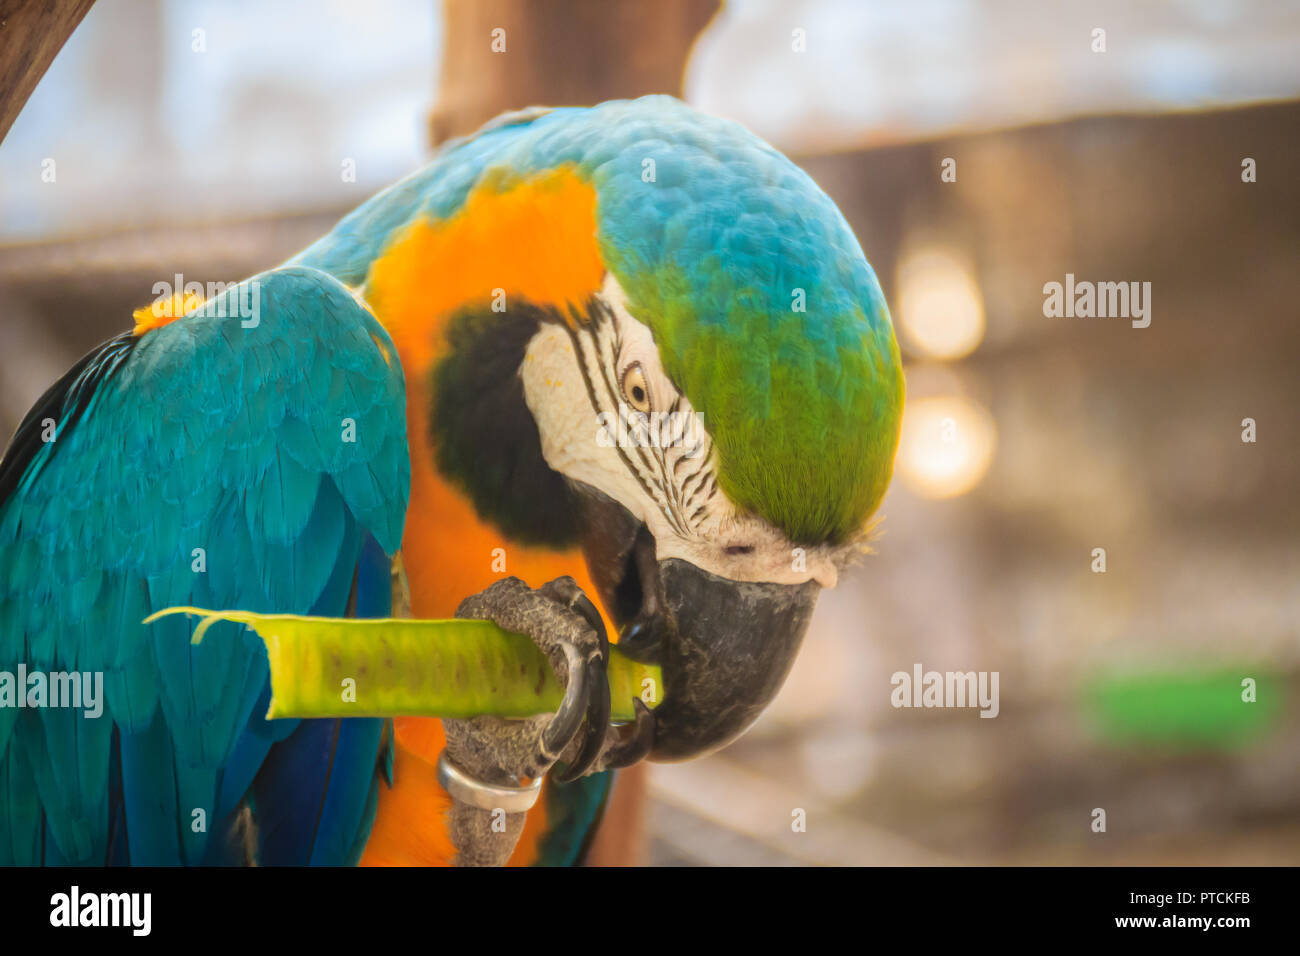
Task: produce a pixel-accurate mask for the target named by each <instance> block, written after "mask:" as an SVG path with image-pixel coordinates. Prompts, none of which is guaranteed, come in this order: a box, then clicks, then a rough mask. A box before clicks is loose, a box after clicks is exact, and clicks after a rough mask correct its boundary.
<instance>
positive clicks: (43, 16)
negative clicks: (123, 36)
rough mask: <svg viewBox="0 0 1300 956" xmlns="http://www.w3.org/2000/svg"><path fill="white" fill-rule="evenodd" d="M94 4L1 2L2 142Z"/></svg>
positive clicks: (84, 0)
mask: <svg viewBox="0 0 1300 956" xmlns="http://www.w3.org/2000/svg"><path fill="white" fill-rule="evenodd" d="M94 3H95V0H0V142H4V138H5V136H7V135H8V134H9V127H10V126H12V125H13V123H14V120H15V119H17V118H18V114H19V113H20V112H22V108H23V106H25V105H26V103H27V99H28V97H30V96H31V95H32V91H33V90H34V89H36V84H37V83H39V82H40V80H41V77H42V76H44V75H45V71H46V70H48V69H49V68H50V64H51V63H52V62H53V61H54V57H55V55H56V54H57V53H58V52H59V51H60V50H61V49H63V44H65V43H67V42H68V37H70V36H72V31H73V30H75V29H76V28H77V24H78V23H80V22H81V21H82V19H83V18H84V17H85V16H86V14H87V13H89V12H90V8H91V7H92V6H93V5H94Z"/></svg>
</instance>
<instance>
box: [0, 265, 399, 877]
mask: <svg viewBox="0 0 1300 956" xmlns="http://www.w3.org/2000/svg"><path fill="white" fill-rule="evenodd" d="M241 302H243V303H245V304H247V303H253V304H255V305H256V306H257V311H256V312H255V313H253V315H249V314H248V312H247V310H246V309H245V310H242V311H241V309H240V308H238V307H237V304H238V303H241ZM254 316H256V317H257V318H258V321H257V322H256V323H253V322H251V321H247V322H246V321H245V320H251V319H252V318H253V317H254ZM42 416H48V417H50V418H53V419H55V420H56V421H57V422H58V425H57V431H56V433H55V434H56V438H55V440H54V441H50V442H39V441H37V440H36V438H35V437H34V436H35V434H36V433H37V429H38V428H39V426H40V422H41V420H42ZM29 419H31V421H26V420H25V422H24V425H23V426H20V430H19V434H18V436H16V439H15V442H14V443H13V444H12V445H11V447H10V449H9V451H8V452H7V453H6V457H5V459H4V461H3V462H0V671H8V672H11V673H13V672H15V671H16V670H17V665H19V664H20V663H21V664H25V665H26V667H27V669H28V670H29V671H33V670H41V671H46V672H48V671H55V670H94V671H102V673H103V680H104V697H105V699H106V700H105V709H104V715H103V717H102V718H100V719H99V720H98V721H97V720H95V719H94V718H91V717H87V716H85V714H84V713H83V712H81V711H76V710H46V711H42V712H41V713H40V715H39V716H38V715H36V714H34V713H33V712H31V711H22V712H15V711H13V710H12V709H5V708H0V861H4V862H40V861H41V860H42V859H43V860H44V861H45V862H47V863H48V862H56V861H66V862H72V863H97V862H102V861H103V860H105V859H107V858H108V854H109V852H110V848H109V834H110V831H111V830H112V829H113V827H112V823H113V821H114V820H120V821H121V823H122V828H123V829H124V830H125V841H119V840H117V839H115V840H114V845H113V848H112V852H113V855H114V857H115V858H121V857H123V856H126V857H129V859H130V861H131V862H132V863H181V862H188V863H193V862H198V861H200V860H203V859H205V858H209V859H210V858H211V855H210V854H209V853H208V845H209V843H210V842H212V837H213V835H214V834H215V835H217V836H218V838H219V840H221V841H224V840H225V839H226V834H224V833H219V831H220V830H221V829H222V827H223V825H224V824H225V822H226V821H227V820H228V819H229V818H231V816H232V815H233V813H234V811H235V809H236V808H237V806H238V804H239V801H240V799H242V796H243V793H244V792H247V791H248V789H249V787H250V784H251V782H252V780H253V779H255V777H256V774H257V772H258V769H259V767H261V766H262V764H263V762H264V760H265V759H266V755H267V753H268V752H269V751H270V750H271V749H272V748H286V749H292V748H293V744H292V741H293V740H294V739H295V736H296V735H297V733H298V732H299V731H300V730H301V727H298V728H296V729H295V728H294V727H293V725H292V724H290V725H289V726H287V727H285V728H278V727H277V728H271V727H269V726H268V725H267V722H266V721H265V720H264V719H263V718H262V716H261V714H262V713H263V712H264V711H263V710H262V709H261V708H264V706H265V699H266V685H267V665H266V658H265V652H264V650H263V648H262V646H261V643H260V641H259V640H257V639H255V638H254V637H252V636H251V635H249V634H247V633H246V632H244V631H243V629H242V628H239V627H237V626H235V625H228V624H223V625H218V626H217V627H215V628H214V629H213V630H212V631H211V632H210V633H209V635H208V637H207V638H206V639H205V640H204V642H203V643H202V644H201V645H199V646H191V645H190V643H189V638H190V635H191V633H192V629H193V622H189V621H186V620H184V619H179V618H175V619H164V620H162V621H159V622H157V623H156V624H154V625H151V626H150V627H149V628H145V627H144V626H143V625H142V623H141V621H142V619H143V617H144V616H146V615H147V614H148V613H150V612H151V611H154V610H158V609H160V608H162V607H167V606H174V605H180V604H193V605H198V606H208V607H217V608H239V609H244V610H253V611H278V612H282V613H300V614H302V613H309V612H311V611H313V610H314V609H318V608H321V607H324V606H331V607H338V608H340V609H341V608H342V606H343V605H344V603H345V602H346V600H347V595H348V593H349V590H350V588H351V584H352V579H353V575H354V572H355V570H356V567H357V563H358V561H359V560H360V558H361V550H362V545H361V542H362V540H363V539H364V538H365V537H366V536H367V535H368V536H371V537H373V538H374V540H375V542H376V547H377V548H378V549H379V551H380V552H381V553H391V552H393V551H395V550H396V548H397V547H398V545H399V542H400V539H401V531H402V523H403V519H404V515H405V509H406V500H407V494H408V490H409V481H410V467H409V461H408V460H407V448H406V437H405V433H406V422H405V398H404V385H403V381H402V373H401V369H400V366H399V365H398V363H397V360H396V355H395V350H394V349H393V347H392V344H391V341H390V340H389V338H388V336H387V334H386V333H385V332H384V330H383V329H382V327H381V326H380V325H379V324H378V323H377V322H376V321H375V320H374V318H373V316H371V315H370V314H369V312H368V311H367V310H366V309H365V308H364V307H363V306H362V305H361V304H360V303H358V302H357V301H356V300H355V299H354V298H353V297H352V295H351V293H350V292H349V290H348V289H347V288H346V287H345V286H343V285H342V284H341V283H339V282H338V281H337V280H335V279H333V278H331V277H330V276H327V275H325V274H324V273H321V272H319V271H316V270H314V269H307V268H298V267H290V268H285V269H280V270H276V271H273V272H270V273H266V274H264V275H262V276H259V277H257V278H256V279H255V280H250V283H249V284H245V286H243V287H238V288H235V289H232V290H229V291H228V292H227V293H225V294H223V295H222V296H218V297H217V298H215V299H213V300H212V301H209V302H208V303H206V304H205V305H204V306H203V307H202V308H201V309H200V310H198V311H197V312H194V313H191V314H190V315H187V316H185V317H183V318H180V319H177V320H176V321H174V322H172V323H170V324H168V325H166V326H163V327H162V328H159V329H156V330H154V331H151V332H149V333H148V334H146V335H144V336H143V337H140V338H137V339H131V338H130V337H128V336H123V337H119V339H115V340H113V342H111V343H108V344H107V345H106V346H105V347H103V348H102V349H101V350H99V351H98V352H96V353H94V354H93V355H92V356H91V357H89V358H88V359H87V360H85V361H83V362H82V363H79V365H78V367H77V368H75V369H74V370H73V372H70V373H69V376H68V377H66V380H65V381H64V382H63V383H62V386H61V387H58V386H56V388H55V389H52V390H51V391H50V392H49V393H47V395H46V396H45V397H43V399H42V401H41V402H40V403H38V405H37V407H36V408H35V409H33V412H32V413H31V414H30V415H29ZM349 421H350V422H351V423H352V427H351V429H350V431H345V428H346V426H347V423H348V422H349ZM347 723H349V724H352V723H354V722H351V721H349V722H347ZM356 723H360V724H361V725H362V726H361V727H359V728H356V729H351V728H349V729H348V730H346V731H345V732H344V733H343V734H342V736H341V738H340V739H344V740H345V741H346V742H347V743H348V745H347V746H345V747H344V748H343V749H342V750H341V751H336V765H335V766H336V769H337V770H338V772H336V773H335V776H334V781H335V783H334V784H333V785H332V786H337V787H339V788H340V789H338V790H337V791H335V790H333V789H330V788H327V792H325V797H324V805H325V806H327V807H333V806H337V807H339V808H340V810H339V812H338V813H337V814H334V815H330V816H328V817H322V820H323V821H324V822H327V823H328V825H329V826H331V827H333V826H337V827H340V828H343V829H347V830H349V832H346V833H343V832H340V833H338V834H335V833H332V832H331V833H328V834H326V835H327V836H328V837H329V838H330V840H332V841H334V842H335V843H337V844H340V845H342V846H344V847H350V846H351V844H352V842H353V841H354V840H355V838H356V836H357V830H358V828H359V827H360V826H361V825H362V823H363V822H364V820H363V819H362V818H364V813H363V812H362V811H361V809H358V808H362V807H364V805H365V804H366V803H367V801H368V800H369V797H370V792H371V781H372V778H373V777H374V767H375V761H376V759H377V756H378V739H379V730H378V729H372V728H371V726H370V725H373V727H374V728H379V727H380V722H377V721H360V722H356ZM114 728H116V730H117V732H118V733H117V741H118V742H117V746H116V748H115V747H114V744H113V740H114ZM286 735H287V736H286ZM371 738H373V741H374V743H373V745H371V746H370V752H369V754H366V753H364V751H365V749H366V745H367V742H368V741H369V740H370V739H371ZM340 756H341V757H342V758H343V763H345V764H346V767H342V766H341V765H339V764H338V760H339V757H340ZM344 791H346V792H344ZM33 796H34V799H33ZM318 805H320V804H319V801H318ZM34 806H35V813H36V816H34V815H33V807H34ZM198 811H202V813H199V812H198ZM200 819H202V820H203V821H204V822H205V824H206V825H205V826H198V825H197V821H198V820H200ZM349 828H350V829H349ZM42 844H43V846H42ZM333 855H337V854H333Z"/></svg>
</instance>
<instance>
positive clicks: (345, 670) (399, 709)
mask: <svg viewBox="0 0 1300 956" xmlns="http://www.w3.org/2000/svg"><path fill="white" fill-rule="evenodd" d="M171 614H192V615H196V616H198V617H201V618H202V619H203V620H202V622H201V623H200V624H199V626H198V627H197V628H195V630H194V636H193V638H192V639H191V640H192V642H193V643H195V644H197V643H199V642H200V641H201V640H202V639H203V635H204V633H205V632H206V631H207V629H208V628H209V627H211V626H212V625H213V624H215V623H217V622H218V621H230V622H233V623H236V624H243V625H246V626H247V627H248V628H249V629H250V630H252V631H254V632H256V633H257V634H258V636H259V637H261V638H262V641H263V643H264V644H265V645H266V654H267V658H268V660H269V662H270V667H271V706H270V708H269V709H268V710H267V712H266V716H267V718H268V719H274V718H277V717H449V718H458V719H463V718H468V717H479V716H485V715H492V716H496V717H530V716H532V715H534V714H545V713H554V712H555V710H556V709H557V708H558V707H559V706H560V701H561V699H562V698H563V696H564V692H563V689H562V688H561V687H560V682H559V680H558V679H557V678H556V676H555V673H554V671H552V670H551V667H550V664H549V662H548V661H547V660H546V658H545V657H544V656H543V654H542V652H541V651H539V650H538V649H537V647H536V646H535V645H534V644H533V642H532V641H531V640H529V639H528V638H527V637H524V636H523V635H521V634H514V633H512V632H510V631H506V630H503V629H502V628H500V627H497V625H495V624H493V623H492V622H491V621H476V620H461V619H453V620H446V621H423V620H415V619H411V618H386V619H375V620H370V619H357V618H330V617H305V616H300V615H294V614H254V613H252V612H249V611H208V610H204V609H203V608H196V607H171V608H167V609H165V610H162V611H159V612H158V613H157V614H153V615H150V616H149V617H148V618H146V619H145V623H146V624H148V623H151V622H153V621H155V620H157V619H158V618H160V617H164V616H167V615H171ZM607 673H608V676H609V692H610V720H612V721H616V722H619V721H630V720H632V719H633V717H634V711H633V707H632V701H633V698H634V697H640V698H641V700H642V701H644V702H645V703H646V704H647V705H648V706H650V707H652V708H653V707H654V706H655V705H657V704H658V703H659V701H660V700H661V699H662V692H661V688H662V686H663V684H662V675H661V672H660V669H659V667H657V666H655V665H651V664H641V663H639V662H637V661H633V660H632V659H631V658H629V657H626V656H624V655H623V654H620V653H619V652H618V650H617V648H616V647H611V648H610V655H609V664H608V669H607Z"/></svg>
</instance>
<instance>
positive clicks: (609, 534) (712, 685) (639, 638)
mask: <svg viewBox="0 0 1300 956" xmlns="http://www.w3.org/2000/svg"><path fill="white" fill-rule="evenodd" d="M580 492H581V494H580V500H581V502H582V504H581V508H580V510H581V513H582V515H583V551H584V554H585V555H586V558H587V566H588V569H589V570H590V572H591V575H592V579H593V580H594V581H595V583H596V587H597V588H598V590H599V591H600V596H601V599H602V601H604V603H605V607H606V608H607V609H608V610H609V612H610V614H611V615H612V616H613V617H614V619H615V623H616V624H617V625H618V627H619V634H620V637H619V649H620V650H622V651H623V652H624V653H625V654H628V655H629V656H631V657H633V658H636V659H638V660H643V661H647V662H651V663H655V664H658V665H660V666H661V667H662V668H663V674H664V685H665V686H664V692H663V701H662V702H661V703H660V705H659V706H658V707H657V708H655V710H654V712H653V713H654V721H655V728H654V745H653V747H652V749H651V751H650V758H651V759H653V760H661V761H671V760H685V759H688V758H690V757H695V756H699V755H700V754H704V753H708V752H710V751H712V750H717V749H718V748H720V747H723V746H725V745H726V744H728V743H730V742H731V741H733V740H735V739H736V738H737V737H739V736H740V735H741V733H743V732H744V731H745V730H746V729H747V728H748V727H749V725H750V724H752V723H753V722H754V720H755V719H757V717H758V715H759V714H760V713H762V711H763V709H764V708H765V707H766V706H767V705H768V704H769V703H771V701H772V698H774V697H775V696H776V694H777V691H779V690H780V689H781V685H782V684H784V683H785V679H786V676H787V675H788V674H789V673H790V668H791V667H792V666H793V664H794V659H795V657H796V655H797V654H798V653H799V647H800V646H801V645H802V643H803V637H804V633H805V632H806V631H807V629H808V621H809V619H810V618H811V617H812V611H813V607H814V606H815V604H816V602H817V594H818V592H819V590H820V588H819V587H818V585H817V584H816V583H815V582H812V581H810V582H808V583H806V584H800V585H787V584H755V583H750V582H745V581H732V580H729V579H727V578H722V577H719V576H717V575H715V574H711V573H709V572H708V571H705V570H703V569H702V568H698V567H696V566H695V565H693V564H690V563H689V562H687V561H683V560H681V559H678V558H669V559H667V560H664V561H657V560H656V559H655V543H654V539H653V537H652V536H651V535H650V533H649V532H648V531H647V530H646V528H645V527H644V526H643V525H641V524H640V522H638V521H637V520H636V519H635V518H633V517H632V515H631V514H630V513H628V511H627V510H626V509H625V508H623V507H622V506H621V505H619V504H618V503H617V502H615V501H613V499H611V498H608V497H606V496H605V495H603V494H601V493H600V492H597V491H594V490H592V489H588V488H585V487H584V488H581V489H580Z"/></svg>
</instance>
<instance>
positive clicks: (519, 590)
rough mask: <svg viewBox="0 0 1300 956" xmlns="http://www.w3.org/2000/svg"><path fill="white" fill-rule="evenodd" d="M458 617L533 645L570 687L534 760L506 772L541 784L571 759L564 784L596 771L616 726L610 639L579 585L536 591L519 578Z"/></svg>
mask: <svg viewBox="0 0 1300 956" xmlns="http://www.w3.org/2000/svg"><path fill="white" fill-rule="evenodd" d="M456 616H457V617H460V618H476V619H479V620H490V621H493V622H494V623H496V624H497V625H498V626H500V627H502V628H505V629H506V630H508V631H514V632H515V633H517V634H523V635H525V636H527V637H529V638H531V639H532V641H533V642H534V643H535V644H536V645H537V647H538V649H539V650H541V651H542V653H544V654H545V655H546V656H547V659H548V660H549V661H550V663H551V667H552V668H553V669H554V670H555V672H556V675H557V676H558V677H559V679H560V682H561V683H562V684H563V685H564V698H563V700H562V701H561V703H560V706H559V708H558V709H557V710H556V711H555V713H554V714H553V715H552V716H551V717H550V718H549V720H546V719H545V718H543V719H544V720H545V726H544V727H543V728H542V730H541V733H540V734H537V737H536V744H535V746H534V747H532V748H531V752H530V753H529V754H528V755H527V759H526V760H524V761H523V763H522V764H521V765H518V766H514V767H500V769H501V770H504V771H505V772H507V773H517V774H518V775H519V776H520V777H529V778H530V777H535V776H540V775H541V774H544V773H546V772H547V771H548V770H550V769H551V767H552V766H554V765H555V763H556V762H557V761H558V760H559V759H560V758H561V756H564V757H566V765H565V766H564V768H563V771H562V774H561V775H559V776H557V779H558V780H560V781H561V782H565V781H568V780H574V779H577V778H578V777H580V776H582V775H583V774H585V773H587V772H588V771H590V770H591V769H592V767H593V766H595V765H596V761H597V759H598V758H599V756H600V751H601V749H602V747H603V745H604V742H605V736H606V730H607V728H608V726H609V712H610V700H609V678H608V677H607V675H606V670H605V668H606V661H607V659H608V657H609V638H608V636H607V635H606V633H605V624H604V622H603V621H602V620H601V617H600V612H599V611H597V610H596V606H595V605H594V604H593V603H592V602H591V599H590V598H588V597H587V596H586V594H584V593H583V592H582V589H581V588H580V587H579V586H578V583H577V582H576V581H574V580H573V578H571V577H562V578H556V579H555V580H554V581H550V582H548V583H547V584H545V585H543V586H542V587H540V588H537V589H536V590H534V589H532V588H530V587H528V585H526V584H525V583H524V582H523V581H521V580H519V579H518V578H513V577H512V578H504V579H502V580H500V581H497V582H496V583H495V584H493V585H492V586H491V587H489V588H487V589H486V590H483V591H480V592H479V593H478V594H475V595H471V596H470V597H468V598H466V599H465V600H464V601H462V602H461V605H460V607H459V608H457V610H456ZM507 723H510V722H507ZM514 723H516V724H517V723H518V722H514ZM584 728H585V729H584ZM492 749H499V748H492ZM510 749H511V751H512V752H514V753H518V750H517V749H516V748H510ZM575 750H576V753H575Z"/></svg>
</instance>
